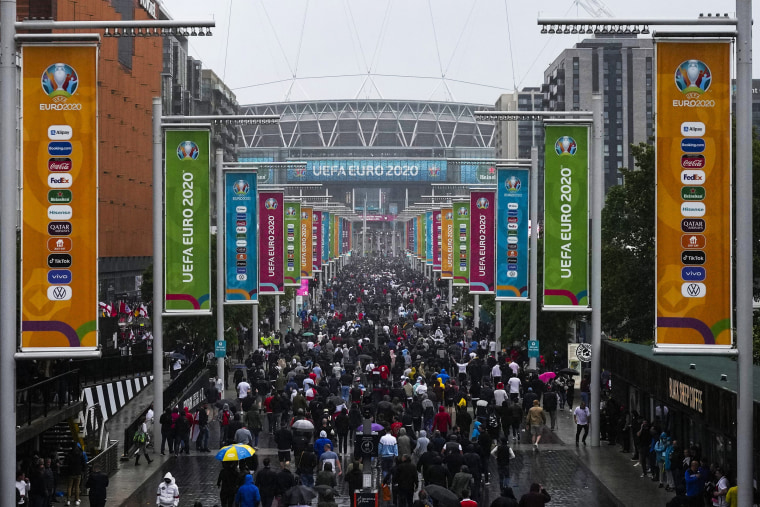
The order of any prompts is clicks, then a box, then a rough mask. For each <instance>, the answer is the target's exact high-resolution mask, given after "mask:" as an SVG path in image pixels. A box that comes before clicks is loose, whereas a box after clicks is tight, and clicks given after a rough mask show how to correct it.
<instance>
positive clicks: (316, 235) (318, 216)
mask: <svg viewBox="0 0 760 507" xmlns="http://www.w3.org/2000/svg"><path fill="white" fill-rule="evenodd" d="M311 219H312V227H311V236H312V245H313V246H314V252H313V254H314V255H313V256H312V264H313V265H314V272H315V273H321V272H322V264H323V262H322V253H323V248H322V212H321V211H318V210H314V211H313V212H312V215H311Z"/></svg>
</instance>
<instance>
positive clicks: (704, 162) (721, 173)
mask: <svg viewBox="0 0 760 507" xmlns="http://www.w3.org/2000/svg"><path fill="white" fill-rule="evenodd" d="M655 50H656V57H657V58H656V61H657V69H656V76H657V80H656V110H657V114H656V119H657V124H656V127H655V135H656V136H657V137H656V150H655V151H656V183H657V185H656V203H657V218H656V234H655V244H656V259H657V260H656V273H655V287H656V301H657V315H656V335H655V347H656V348H657V350H658V352H662V351H673V352H676V353H678V352H679V349H683V348H684V347H688V348H690V349H694V348H702V349H705V350H708V349H709V350H710V351H713V352H717V351H719V350H721V349H729V348H731V347H732V346H733V332H732V329H733V324H732V312H733V310H732V308H733V302H732V297H733V290H732V285H733V284H732V282H733V280H732V276H733V270H732V246H731V245H732V244H733V235H732V223H731V222H732V221H731V210H732V206H731V192H732V189H731V184H732V180H731V168H732V158H731V43H730V42H729V41H728V40H715V39H709V40H700V41H697V42H693V41H678V40H668V41H662V40H658V41H656V46H655Z"/></svg>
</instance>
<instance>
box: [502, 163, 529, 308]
mask: <svg viewBox="0 0 760 507" xmlns="http://www.w3.org/2000/svg"><path fill="white" fill-rule="evenodd" d="M529 199H530V171H529V170H528V169H518V168H506V167H504V168H499V169H498V175H497V180H496V299H497V300H504V301H509V300H525V299H527V298H528V295H529V294H528V219H529V216H528V215H529V213H528V211H529V203H530V201H529ZM513 231H514V232H516V233H517V236H516V237H517V241H518V242H517V249H514V250H510V249H509V248H508V243H507V238H508V237H511V236H510V235H509V233H511V232H513Z"/></svg>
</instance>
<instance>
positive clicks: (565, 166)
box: [543, 125, 590, 312]
mask: <svg viewBox="0 0 760 507" xmlns="http://www.w3.org/2000/svg"><path fill="white" fill-rule="evenodd" d="M588 131H589V128H588V127H587V126H578V125H547V126H546V146H545V156H544V222H545V225H544V303H543V308H544V309H545V310H555V311H559V310H570V311H578V312H583V311H590V308H589V304H588V301H589V299H588V262H589V246H588V240H589V234H588V222H589V200H588V174H589V143H588Z"/></svg>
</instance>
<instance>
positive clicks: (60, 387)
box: [16, 370, 81, 426]
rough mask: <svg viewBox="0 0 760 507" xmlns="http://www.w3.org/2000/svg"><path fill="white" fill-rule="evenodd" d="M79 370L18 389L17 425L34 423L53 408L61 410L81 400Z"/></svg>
mask: <svg viewBox="0 0 760 507" xmlns="http://www.w3.org/2000/svg"><path fill="white" fill-rule="evenodd" d="M80 395H81V385H80V376H79V370H72V371H69V372H66V373H63V374H61V375H58V376H56V377H52V378H49V379H46V380H43V381H42V382H38V383H36V384H34V385H31V386H28V387H23V388H21V389H18V390H16V426H24V425H29V424H32V421H34V420H35V419H37V418H40V417H47V415H48V413H49V412H50V411H51V410H61V409H63V408H64V407H66V406H71V405H73V404H75V403H78V402H79V398H80Z"/></svg>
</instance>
